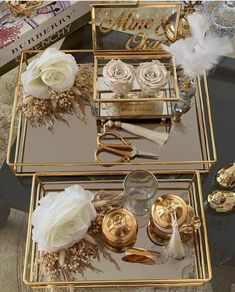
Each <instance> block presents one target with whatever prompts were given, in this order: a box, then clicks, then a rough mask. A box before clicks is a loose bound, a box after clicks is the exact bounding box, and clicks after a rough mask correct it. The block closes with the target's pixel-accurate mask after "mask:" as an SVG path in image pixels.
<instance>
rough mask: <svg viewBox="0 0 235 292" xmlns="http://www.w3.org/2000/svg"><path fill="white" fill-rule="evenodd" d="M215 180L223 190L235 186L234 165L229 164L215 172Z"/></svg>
mask: <svg viewBox="0 0 235 292" xmlns="http://www.w3.org/2000/svg"><path fill="white" fill-rule="evenodd" d="M216 180H217V182H218V184H219V185H220V186H221V187H223V188H226V189H227V188H233V187H234V186H235V163H229V164H227V165H226V166H224V167H223V168H221V169H220V170H219V171H218V172H217V176H216Z"/></svg>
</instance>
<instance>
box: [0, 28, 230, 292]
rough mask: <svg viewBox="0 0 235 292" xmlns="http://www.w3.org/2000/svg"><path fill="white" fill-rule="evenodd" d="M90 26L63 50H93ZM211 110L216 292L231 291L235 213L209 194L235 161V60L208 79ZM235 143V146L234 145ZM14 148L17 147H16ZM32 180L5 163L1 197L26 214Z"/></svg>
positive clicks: (207, 188)
mask: <svg viewBox="0 0 235 292" xmlns="http://www.w3.org/2000/svg"><path fill="white" fill-rule="evenodd" d="M90 38H91V35H90V30H89V29H88V28H87V27H84V28H82V29H80V30H79V31H78V32H75V33H74V34H72V36H70V37H68V38H67V39H66V40H65V41H64V43H63V45H62V49H75V48H76V49H84V48H86V49H88V48H91V41H90ZM208 86H209V94H210V98H211V110H212V117H213V123H214V129H215V138H216V145H217V154H218V162H217V164H216V165H215V166H214V167H213V169H212V170H211V172H210V173H209V174H208V175H207V176H206V177H205V180H204V182H203V194H204V202H205V212H206V221H207V227H208V238H209V245H210V252H211V257H212V269H213V281H212V284H213V288H214V291H216V292H217V291H218V292H221V291H224V292H226V291H231V287H232V284H233V283H235V277H234V275H235V233H234V226H235V213H231V214H219V213H216V212H215V211H214V210H212V209H211V208H210V207H209V206H208V204H207V195H208V193H209V192H211V191H212V190H214V189H216V188H218V185H216V182H215V175H216V172H217V171H218V170H219V169H220V168H221V167H223V166H224V165H225V164H227V163H229V162H232V161H235V157H234V156H235V155H234V144H235V131H234V109H235V98H234V97H235V96H234V95H235V60H234V59H229V58H226V59H225V60H223V61H222V62H221V63H220V65H219V66H218V67H217V68H216V69H215V70H212V71H211V72H210V74H209V76H208ZM233 143H234V144H233ZM13 147H14V145H13ZM30 185H31V178H21V179H18V178H16V177H15V176H14V175H13V174H12V172H11V170H10V169H9V167H8V166H7V165H6V163H5V162H4V163H3V165H2V167H1V170H0V198H3V199H5V200H7V201H9V203H10V204H11V206H12V208H17V209H20V210H23V211H25V212H27V211H28V206H29V196H30Z"/></svg>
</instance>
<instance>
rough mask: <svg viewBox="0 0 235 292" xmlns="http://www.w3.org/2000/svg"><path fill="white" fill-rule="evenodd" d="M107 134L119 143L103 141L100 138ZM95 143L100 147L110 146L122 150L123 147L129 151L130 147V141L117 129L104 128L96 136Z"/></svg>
mask: <svg viewBox="0 0 235 292" xmlns="http://www.w3.org/2000/svg"><path fill="white" fill-rule="evenodd" d="M107 135H109V136H113V137H114V138H115V139H118V140H119V141H120V142H121V143H120V144H106V143H103V142H102V138H103V137H104V136H107ZM97 145H98V146H101V147H110V148H116V149H123V150H124V149H125V150H130V151H131V149H132V146H131V143H130V142H129V141H127V140H125V139H124V138H123V137H122V136H121V135H120V134H119V133H118V132H117V131H109V130H106V131H105V132H104V133H103V134H101V135H99V136H98V137H97Z"/></svg>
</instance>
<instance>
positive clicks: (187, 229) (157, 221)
mask: <svg viewBox="0 0 235 292" xmlns="http://www.w3.org/2000/svg"><path fill="white" fill-rule="evenodd" d="M174 211H175V212H176V216H177V223H178V227H179V231H180V236H181V239H182V241H188V240H190V239H192V236H193V232H194V229H195V228H199V227H200V219H199V218H198V217H197V216H194V211H193V209H192V207H191V206H189V205H187V204H186V203H185V202H184V200H182V199H181V198H180V197H179V196H176V195H173V194H166V195H162V196H161V197H159V198H158V199H157V200H156V202H155V204H154V205H153V206H152V209H151V216H150V220H149V224H148V235H149V237H150V239H151V240H152V241H154V242H155V243H157V244H160V245H165V244H167V243H168V242H169V240H170V238H171V235H172V232H173V230H172V224H171V213H172V212H174Z"/></svg>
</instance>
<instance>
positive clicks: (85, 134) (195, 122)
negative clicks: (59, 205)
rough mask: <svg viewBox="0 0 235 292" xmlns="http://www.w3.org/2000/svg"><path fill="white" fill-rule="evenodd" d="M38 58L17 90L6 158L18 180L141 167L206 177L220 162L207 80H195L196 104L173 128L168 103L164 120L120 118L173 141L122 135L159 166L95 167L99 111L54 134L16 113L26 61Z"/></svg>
mask: <svg viewBox="0 0 235 292" xmlns="http://www.w3.org/2000/svg"><path fill="white" fill-rule="evenodd" d="M66 52H68V53H71V54H73V56H74V57H75V58H76V60H77V62H78V63H90V62H91V63H93V61H94V55H93V51H92V50H90V51H88V50H83V51H81V50H80V51H77V50H76V51H66ZM36 53H38V51H31V52H30V51H28V52H25V53H23V54H22V59H21V65H20V68H19V79H18V82H17V86H16V96H15V101H14V106H13V114H12V123H11V130H10V137H9V145H8V153H7V163H8V164H9V166H10V167H11V169H12V170H13V172H14V173H15V174H16V175H31V174H33V173H35V172H39V171H83V172H84V171H88V172H89V171H96V172H103V173H113V172H114V173H115V172H120V171H122V170H126V171H128V170H131V169H138V168H140V167H141V168H146V167H148V168H149V169H156V168H158V169H195V170H200V171H202V172H207V171H208V170H209V169H210V167H211V166H212V164H213V163H214V162H216V159H217V158H216V149H215V141H214V134H213V125H212V120H211V113H210V101H209V96H208V89H207V82H206V77H205V76H203V77H202V78H201V79H199V78H198V79H197V80H195V86H196V90H197V93H196V96H195V100H194V101H193V106H192V108H191V109H190V111H189V112H188V113H186V114H184V115H183V117H182V120H181V122H179V123H174V122H173V121H172V120H171V119H170V118H167V116H169V115H168V114H167V113H169V111H171V110H172V103H169V102H166V103H167V104H168V103H169V106H166V108H165V114H164V115H163V116H161V118H160V117H158V118H155V119H151V120H148V119H145V118H144V117H142V118H141V119H139V118H138V116H132V118H130V116H127V117H129V118H126V119H124V117H123V118H122V120H121V121H124V122H128V123H131V124H134V125H140V126H143V127H145V128H146V129H151V130H153V131H157V132H160V133H162V132H163V133H167V134H168V135H169V138H168V139H167V141H166V143H165V144H164V145H163V146H159V145H158V144H156V143H153V142H151V141H149V140H147V139H145V138H140V137H137V136H134V135H133V134H130V133H128V132H126V131H124V130H118V132H119V133H120V134H121V135H122V136H123V137H124V138H125V139H127V140H129V141H130V142H131V143H132V144H133V145H134V146H136V147H137V149H138V150H141V151H145V152H151V153H154V154H156V155H158V156H159V159H158V160H156V159H146V158H138V157H136V158H134V159H132V160H131V161H130V162H118V163H113V161H114V160H113V158H112V159H111V158H110V157H109V158H107V159H105V161H104V162H103V163H96V162H95V159H94V153H95V151H96V149H97V141H96V140H97V134H98V133H100V132H101V124H102V120H100V117H97V116H96V115H95V114H94V110H96V109H95V108H94V109H93V110H92V109H91V108H90V107H88V106H87V107H86V116H87V123H86V124H85V123H84V122H82V121H81V120H79V119H78V118H77V117H76V116H75V115H70V116H68V117H67V121H68V124H69V126H68V125H66V124H65V123H63V122H61V121H56V122H55V125H54V130H53V132H52V131H49V130H48V129H47V128H46V127H45V126H41V127H37V128H34V127H32V126H31V125H30V124H29V123H28V122H27V120H26V119H25V117H24V115H23V114H22V112H21V111H20V110H18V104H19V98H20V96H19V95H20V93H19V89H20V88H19V80H20V76H21V72H22V71H23V70H24V69H25V62H24V60H25V59H27V58H28V57H29V56H33V55H35V54H36ZM105 120H106V119H105ZM116 120H117V118H116ZM15 137H16V139H15ZM13 144H14V145H13ZM12 145H13V147H12ZM107 166H108V167H107Z"/></svg>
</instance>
